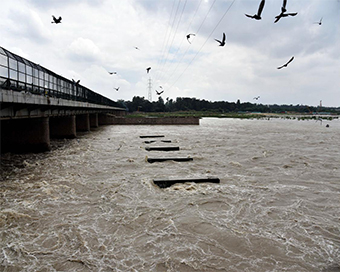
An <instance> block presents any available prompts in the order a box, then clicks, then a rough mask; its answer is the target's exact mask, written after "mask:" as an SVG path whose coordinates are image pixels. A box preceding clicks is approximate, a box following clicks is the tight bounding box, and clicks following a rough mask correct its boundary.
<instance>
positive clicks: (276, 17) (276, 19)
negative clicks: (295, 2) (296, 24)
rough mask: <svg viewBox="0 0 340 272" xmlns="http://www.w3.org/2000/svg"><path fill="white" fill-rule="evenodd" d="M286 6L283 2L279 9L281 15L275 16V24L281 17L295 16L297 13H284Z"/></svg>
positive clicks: (285, 1)
mask: <svg viewBox="0 0 340 272" xmlns="http://www.w3.org/2000/svg"><path fill="white" fill-rule="evenodd" d="M286 5H287V0H283V4H282V7H281V13H280V14H279V15H277V16H275V21H274V23H277V22H278V21H279V20H280V19H281V18H283V17H287V16H295V15H297V14H298V13H297V12H294V13H285V12H286V11H287V9H286Z"/></svg>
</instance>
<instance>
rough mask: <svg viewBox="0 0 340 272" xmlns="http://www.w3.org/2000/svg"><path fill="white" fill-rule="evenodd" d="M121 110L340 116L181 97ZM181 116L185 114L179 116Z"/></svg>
mask: <svg viewBox="0 0 340 272" xmlns="http://www.w3.org/2000/svg"><path fill="white" fill-rule="evenodd" d="M117 102H118V104H119V105H120V106H121V107H125V108H126V109H127V110H128V111H129V112H130V113H132V112H147V113H158V114H159V113H166V115H167V116H169V115H170V116H171V115H172V113H176V116H178V115H181V114H182V115H188V114H190V115H191V116H192V115H196V116H214V115H216V116H221V114H226V115H230V114H233V115H234V114H242V113H245V112H247V113H254V114H261V113H263V114H265V113H300V114H315V113H319V114H320V113H329V114H340V107H337V108H336V107H314V106H307V105H276V104H274V105H263V104H258V103H250V102H244V103H241V102H240V100H237V102H227V101H215V102H211V101H207V100H204V99H203V100H200V99H196V98H188V97H178V98H176V100H173V99H169V98H167V99H166V101H164V100H163V98H162V97H161V96H159V97H158V101H154V102H150V101H148V100H147V99H145V98H144V97H139V96H135V97H133V99H132V101H123V100H118V101H117ZM180 112H182V113H180Z"/></svg>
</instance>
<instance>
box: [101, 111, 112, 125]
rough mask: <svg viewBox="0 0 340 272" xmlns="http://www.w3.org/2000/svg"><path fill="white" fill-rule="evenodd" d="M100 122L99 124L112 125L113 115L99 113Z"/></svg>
mask: <svg viewBox="0 0 340 272" xmlns="http://www.w3.org/2000/svg"><path fill="white" fill-rule="evenodd" d="M98 123H99V125H112V124H113V116H111V115H108V114H105V113H103V114H99V115H98Z"/></svg>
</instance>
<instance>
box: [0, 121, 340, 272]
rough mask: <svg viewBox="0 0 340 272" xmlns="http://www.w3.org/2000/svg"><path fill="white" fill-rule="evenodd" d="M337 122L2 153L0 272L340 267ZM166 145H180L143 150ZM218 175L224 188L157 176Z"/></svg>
mask: <svg viewBox="0 0 340 272" xmlns="http://www.w3.org/2000/svg"><path fill="white" fill-rule="evenodd" d="M327 123H328V124H329V125H330V126H329V127H328V128H326V126H325V125H326V122H325V121H324V122H323V123H322V124H320V122H315V121H298V120H283V119H270V120H239V119H213V118H206V119H202V120H201V121H200V125H199V126H104V127H100V128H98V129H97V130H96V131H93V132H91V133H87V134H83V135H80V136H79V137H78V139H74V140H58V141H57V140H55V141H53V142H52V146H53V148H52V151H50V152H46V153H42V154H24V155H23V154H21V155H15V154H10V153H7V154H3V156H2V161H1V165H2V169H1V171H2V173H1V174H2V181H1V182H0V203H1V207H0V237H1V240H0V270H1V271H235V272H236V271H309V272H310V271H340V144H339V140H340V121H339V120H333V121H327ZM148 134H149V135H150V134H164V135H165V137H164V138H163V139H162V140H164V139H166V140H171V141H172V142H171V143H161V142H160V139H156V142H154V143H152V144H149V145H147V144H145V143H144V141H145V139H141V138H139V136H140V135H148ZM160 145H163V146H164V145H168V146H180V151H170V152H166V153H165V152H159V151H154V152H151V151H150V152H148V151H146V150H145V147H146V146H160ZM146 156H149V157H157V156H170V157H174V156H179V157H185V156H191V157H192V158H193V161H188V162H174V161H166V162H161V163H152V164H150V163H147V162H146V161H145V158H146ZM209 176H213V177H219V178H220V180H221V183H220V184H213V183H211V184H210V183H204V184H194V183H186V184H176V185H173V186H171V187H169V188H166V189H160V188H158V187H157V186H155V185H154V184H153V182H152V180H153V179H162V178H188V177H195V178H201V177H209Z"/></svg>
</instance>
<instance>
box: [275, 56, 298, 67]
mask: <svg viewBox="0 0 340 272" xmlns="http://www.w3.org/2000/svg"><path fill="white" fill-rule="evenodd" d="M293 59H294V56H293V57H291V58H290V60H289V61H288V62H287V63H285V64H283V65H282V66H280V67H277V69H282V68H283V67H287V66H288V64H289V63H291V62H292V61H293Z"/></svg>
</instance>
